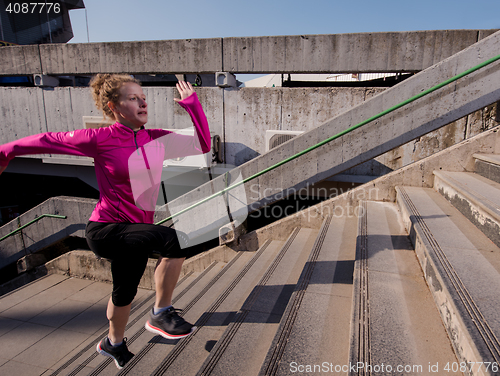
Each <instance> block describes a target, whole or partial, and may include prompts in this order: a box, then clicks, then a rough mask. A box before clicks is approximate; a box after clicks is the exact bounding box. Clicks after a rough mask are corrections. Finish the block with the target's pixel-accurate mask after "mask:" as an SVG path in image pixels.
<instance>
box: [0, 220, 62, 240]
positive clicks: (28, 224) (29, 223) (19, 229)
mask: <svg viewBox="0 0 500 376" xmlns="http://www.w3.org/2000/svg"><path fill="white" fill-rule="evenodd" d="M44 217H49V218H59V219H66V218H68V217H67V216H66V215H57V214H42V215H41V216H39V217H37V218H35V219H33V220H32V221H30V222H28V223H26V224H25V225H22V226H21V227H19V228H18V229H17V230H14V231H12V232H11V233H9V234H7V235H5V236H4V237H2V238H0V242H1V241H2V240H5V239H7V238H8V237H10V236H12V235H15V234H16V233H18V232H19V231H21V230H22V229H24V228H26V227H28V226H30V225H32V224H33V223H35V222H38V221H39V220H40V219H42V218H44Z"/></svg>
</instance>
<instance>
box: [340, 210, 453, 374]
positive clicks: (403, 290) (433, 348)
mask: <svg viewBox="0 0 500 376" xmlns="http://www.w3.org/2000/svg"><path fill="white" fill-rule="evenodd" d="M360 208H362V210H360V213H361V214H360V219H359V233H358V244H357V249H356V265H355V271H354V292H353V295H354V298H353V311H352V312H353V313H352V325H351V344H350V355H349V364H351V365H356V367H355V368H349V374H350V375H367V374H404V375H421V374H430V373H431V372H430V370H429V366H430V365H436V364H439V365H441V366H442V367H443V366H444V365H445V364H453V363H456V362H457V359H456V357H455V355H454V353H453V351H452V348H451V345H450V341H449V339H448V337H447V334H446V330H445V329H444V327H443V324H442V322H441V318H440V316H439V313H438V311H437V309H436V306H435V304H434V302H433V299H432V295H431V294H430V292H429V288H428V287H427V285H426V283H425V280H424V278H423V276H422V270H421V268H420V266H419V264H418V261H417V258H416V257H415V252H414V251H413V249H412V245H411V242H410V239H409V237H408V235H407V232H406V230H405V228H404V225H403V222H402V220H401V217H400V215H399V212H398V209H397V206H396V205H395V204H393V203H382V202H362V203H361V205H360ZM443 372H444V371H443ZM449 374H450V375H451V374H455V375H458V374H461V373H453V372H450V373H449Z"/></svg>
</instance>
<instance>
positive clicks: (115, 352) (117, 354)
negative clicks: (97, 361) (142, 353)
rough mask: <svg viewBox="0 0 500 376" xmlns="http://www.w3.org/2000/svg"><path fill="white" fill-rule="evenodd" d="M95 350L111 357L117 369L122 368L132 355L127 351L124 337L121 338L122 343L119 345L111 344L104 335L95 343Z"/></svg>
mask: <svg viewBox="0 0 500 376" xmlns="http://www.w3.org/2000/svg"><path fill="white" fill-rule="evenodd" d="M97 352H98V353H99V354H101V355H104V356H109V357H110V358H113V360H114V361H115V364H116V366H117V367H118V369H122V368H123V366H124V365H125V364H127V362H128V361H129V360H130V359H132V357H133V356H134V354H132V353H131V352H130V351H128V348H127V339H126V338H124V339H123V343H122V344H121V345H120V346H111V344H110V343H109V338H108V337H106V338H104V339H103V340H101V342H99V343H98V344H97Z"/></svg>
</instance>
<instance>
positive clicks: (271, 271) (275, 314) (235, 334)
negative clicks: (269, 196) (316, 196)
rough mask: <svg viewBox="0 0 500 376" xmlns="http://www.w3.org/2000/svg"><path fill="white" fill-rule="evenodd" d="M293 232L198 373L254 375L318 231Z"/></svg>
mask: <svg viewBox="0 0 500 376" xmlns="http://www.w3.org/2000/svg"><path fill="white" fill-rule="evenodd" d="M295 233H296V230H295V231H294V232H293V233H292V236H291V238H289V241H287V243H285V245H284V247H283V251H286V253H285V252H283V251H281V252H280V253H279V254H278V256H277V257H276V259H275V261H274V262H273V263H272V264H271V265H270V266H269V268H268V270H267V272H266V274H265V275H264V278H263V279H262V280H261V281H260V282H259V285H257V286H256V287H255V288H254V289H253V291H252V293H251V294H250V295H249V296H248V298H247V300H246V301H245V303H244V304H243V306H242V307H241V309H240V310H239V311H238V312H237V314H236V315H235V318H234V320H233V321H232V322H231V324H230V325H229V326H228V328H227V329H226V331H225V332H224V335H223V336H222V337H221V339H220V340H219V341H218V342H217V344H216V345H215V347H214V349H213V350H212V352H211V353H210V355H209V357H208V358H207V359H206V361H205V362H204V364H203V366H202V368H201V369H200V371H199V372H198V374H203V373H205V372H207V373H210V372H212V373H213V374H237V373H239V374H245V375H257V374H258V372H259V370H260V367H261V365H262V362H263V361H264V359H265V356H266V353H267V350H268V348H269V346H270V344H271V342H272V340H273V337H274V334H275V332H276V330H277V328H278V325H279V321H280V319H281V317H282V315H283V312H284V310H285V308H286V306H287V303H288V300H289V298H290V296H291V294H292V292H293V290H294V288H295V284H296V283H297V281H298V279H299V276H300V273H301V271H302V268H303V266H304V264H305V262H306V261H307V257H308V255H309V252H310V250H311V248H312V246H313V244H314V240H315V238H316V235H317V233H318V230H314V229H307V228H302V229H300V230H299V231H298V233H296V236H295V235H294V234H295ZM294 236H295V237H294ZM293 237H294V238H293ZM292 238H293V241H292ZM290 241H291V242H290ZM242 349H245V351H242Z"/></svg>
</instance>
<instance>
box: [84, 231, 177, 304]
mask: <svg viewBox="0 0 500 376" xmlns="http://www.w3.org/2000/svg"><path fill="white" fill-rule="evenodd" d="M85 236H86V238H87V243H88V245H89V247H90V249H91V250H92V251H93V252H94V253H95V254H96V255H97V256H99V257H102V258H106V259H109V260H110V261H111V274H112V276H113V293H112V295H111V297H112V300H113V304H114V305H115V306H118V307H122V306H126V305H129V304H130V303H132V300H134V297H135V295H136V293H137V287H138V286H139V282H140V280H141V278H142V275H143V274H144V270H145V269H146V265H147V263H148V258H149V256H150V255H152V254H154V253H158V254H160V255H161V256H162V257H167V258H184V257H185V252H183V251H182V250H181V247H180V244H179V240H178V238H177V234H176V231H175V230H174V229H171V228H169V227H165V226H160V225H154V224H148V223H103V222H91V221H90V222H89V223H88V224H87V228H86V233H85Z"/></svg>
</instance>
